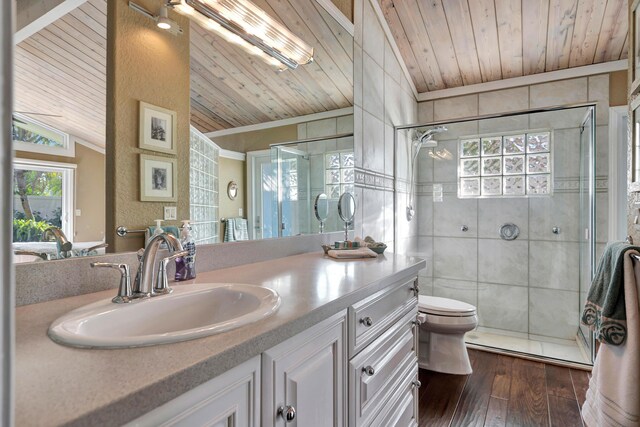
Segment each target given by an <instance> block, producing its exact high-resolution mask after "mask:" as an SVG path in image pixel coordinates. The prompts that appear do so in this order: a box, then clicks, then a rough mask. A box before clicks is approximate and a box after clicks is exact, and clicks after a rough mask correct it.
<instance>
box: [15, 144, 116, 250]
mask: <svg viewBox="0 0 640 427" xmlns="http://www.w3.org/2000/svg"><path fill="white" fill-rule="evenodd" d="M75 150H76V156H75V157H65V156H51V155H48V154H41V153H31V152H28V151H16V155H15V156H16V158H20V159H31V160H42V161H46V162H57V163H71V164H75V165H76V178H75V181H76V188H75V193H76V195H75V209H80V210H81V211H82V215H81V216H79V217H75V235H74V236H73V240H74V241H77V242H89V241H90V242H94V241H99V240H102V239H103V238H104V222H105V213H104V212H105V156H104V155H103V154H102V153H99V152H97V151H95V150H92V149H91V148H88V147H85V146H84V145H80V144H76V146H75Z"/></svg>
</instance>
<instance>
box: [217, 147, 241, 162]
mask: <svg viewBox="0 0 640 427" xmlns="http://www.w3.org/2000/svg"><path fill="white" fill-rule="evenodd" d="M218 156H220V157H224V158H225V159H231V160H240V161H241V162H244V161H245V160H246V158H247V155H246V154H245V153H240V152H238V151H231V150H225V149H224V148H221V149H220V151H219V152H218Z"/></svg>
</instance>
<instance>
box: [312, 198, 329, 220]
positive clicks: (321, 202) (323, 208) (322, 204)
mask: <svg viewBox="0 0 640 427" xmlns="http://www.w3.org/2000/svg"><path fill="white" fill-rule="evenodd" d="M313 209H314V210H315V213H316V218H317V219H318V221H320V222H325V221H326V220H327V218H328V217H329V198H328V197H327V195H326V194H324V193H320V194H318V195H317V196H316V201H315V203H314V206H313Z"/></svg>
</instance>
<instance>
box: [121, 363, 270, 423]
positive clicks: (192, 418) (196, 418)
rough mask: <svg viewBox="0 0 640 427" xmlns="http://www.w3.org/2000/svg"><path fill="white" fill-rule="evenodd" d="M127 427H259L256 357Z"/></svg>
mask: <svg viewBox="0 0 640 427" xmlns="http://www.w3.org/2000/svg"><path fill="white" fill-rule="evenodd" d="M127 426H128V427H134V426H136V427H146V426H149V427H157V426H184V427H195V426H209V427H259V426H260V356H256V357H253V358H252V359H250V360H248V361H246V362H244V363H242V364H240V365H238V366H236V367H235V368H232V369H230V370H228V371H227V372H225V373H224V374H222V375H219V376H217V377H215V378H214V379H212V380H209V381H207V382H206V383H204V384H201V385H199V386H198V387H196V388H194V389H192V390H189V391H188V392H186V393H184V394H182V395H180V396H178V397H177V398H175V399H173V400H171V401H169V402H167V403H165V404H164V405H162V406H160V407H158V408H156V409H154V410H153V411H151V412H148V413H147V414H145V415H143V416H142V417H140V418H138V419H136V420H134V421H132V422H131V423H129V424H127Z"/></svg>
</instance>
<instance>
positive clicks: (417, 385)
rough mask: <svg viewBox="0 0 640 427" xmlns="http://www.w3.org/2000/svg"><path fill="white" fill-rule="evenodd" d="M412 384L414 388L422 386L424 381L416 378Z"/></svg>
mask: <svg viewBox="0 0 640 427" xmlns="http://www.w3.org/2000/svg"><path fill="white" fill-rule="evenodd" d="M411 385H412V386H413V388H420V387H421V386H422V383H421V382H420V380H415V381H413V382H412V383H411Z"/></svg>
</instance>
